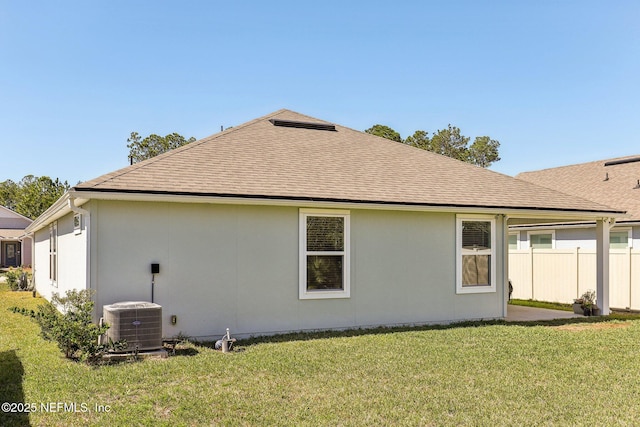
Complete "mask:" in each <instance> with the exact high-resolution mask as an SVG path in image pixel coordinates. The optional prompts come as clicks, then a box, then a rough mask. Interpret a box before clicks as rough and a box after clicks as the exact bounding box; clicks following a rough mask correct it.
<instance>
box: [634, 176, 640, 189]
mask: <svg viewBox="0 0 640 427" xmlns="http://www.w3.org/2000/svg"><path fill="white" fill-rule="evenodd" d="M638 188H640V179H639V180H638V183H637V184H636V186H635V187H633V189H634V190H635V189H638Z"/></svg>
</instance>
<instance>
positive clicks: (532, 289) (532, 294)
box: [529, 246, 535, 300]
mask: <svg viewBox="0 0 640 427" xmlns="http://www.w3.org/2000/svg"><path fill="white" fill-rule="evenodd" d="M529 266H530V267H531V277H530V279H531V299H532V300H535V298H534V293H533V292H534V290H535V284H534V281H533V248H532V247H531V246H529Z"/></svg>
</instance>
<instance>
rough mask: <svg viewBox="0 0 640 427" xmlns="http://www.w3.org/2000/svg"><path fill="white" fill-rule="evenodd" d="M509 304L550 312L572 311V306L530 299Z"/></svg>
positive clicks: (514, 300)
mask: <svg viewBox="0 0 640 427" xmlns="http://www.w3.org/2000/svg"><path fill="white" fill-rule="evenodd" d="M510 304H513V305H524V306H526V307H537V308H549V309H552V310H563V311H573V305H571V304H562V303H560V302H547V301H537V300H532V299H512V300H511V301H510Z"/></svg>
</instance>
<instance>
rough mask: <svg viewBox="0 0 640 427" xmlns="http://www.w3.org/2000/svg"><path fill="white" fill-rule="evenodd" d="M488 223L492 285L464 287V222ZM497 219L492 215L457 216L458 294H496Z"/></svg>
mask: <svg viewBox="0 0 640 427" xmlns="http://www.w3.org/2000/svg"><path fill="white" fill-rule="evenodd" d="M463 221H486V222H489V223H491V266H490V268H491V272H490V274H491V283H490V284H489V285H488V286H462V222H463ZM496 233H497V230H496V219H495V216H490V215H457V216H456V294H479V293H491V292H496V271H497V268H496V260H497V256H496V254H497V252H496V242H497V239H496Z"/></svg>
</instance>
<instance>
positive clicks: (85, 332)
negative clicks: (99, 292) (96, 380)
mask: <svg viewBox="0 0 640 427" xmlns="http://www.w3.org/2000/svg"><path fill="white" fill-rule="evenodd" d="M91 295H92V293H91V291H89V290H81V291H75V290H71V291H67V293H66V296H64V297H61V296H60V295H58V294H57V293H54V294H53V296H52V298H51V303H45V304H41V305H40V306H38V313H37V314H36V319H37V321H38V323H39V324H40V327H41V329H42V335H43V336H44V337H45V338H46V339H49V340H52V341H56V342H57V343H58V347H60V350H62V351H63V352H64V354H65V356H66V357H68V358H71V359H79V360H84V361H87V362H93V361H95V360H96V359H98V358H99V357H100V356H102V354H103V353H104V352H105V351H106V350H107V349H108V348H109V347H110V346H109V345H107V344H98V337H100V336H101V335H103V334H104V333H105V332H107V330H108V329H109V326H108V325H106V324H105V325H103V326H98V325H96V324H94V323H93V321H92V316H93V306H94V303H93V301H92V300H91ZM58 309H59V310H58ZM112 345H113V344H112ZM115 345H116V346H119V345H121V344H119V343H116V344H115Z"/></svg>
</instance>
